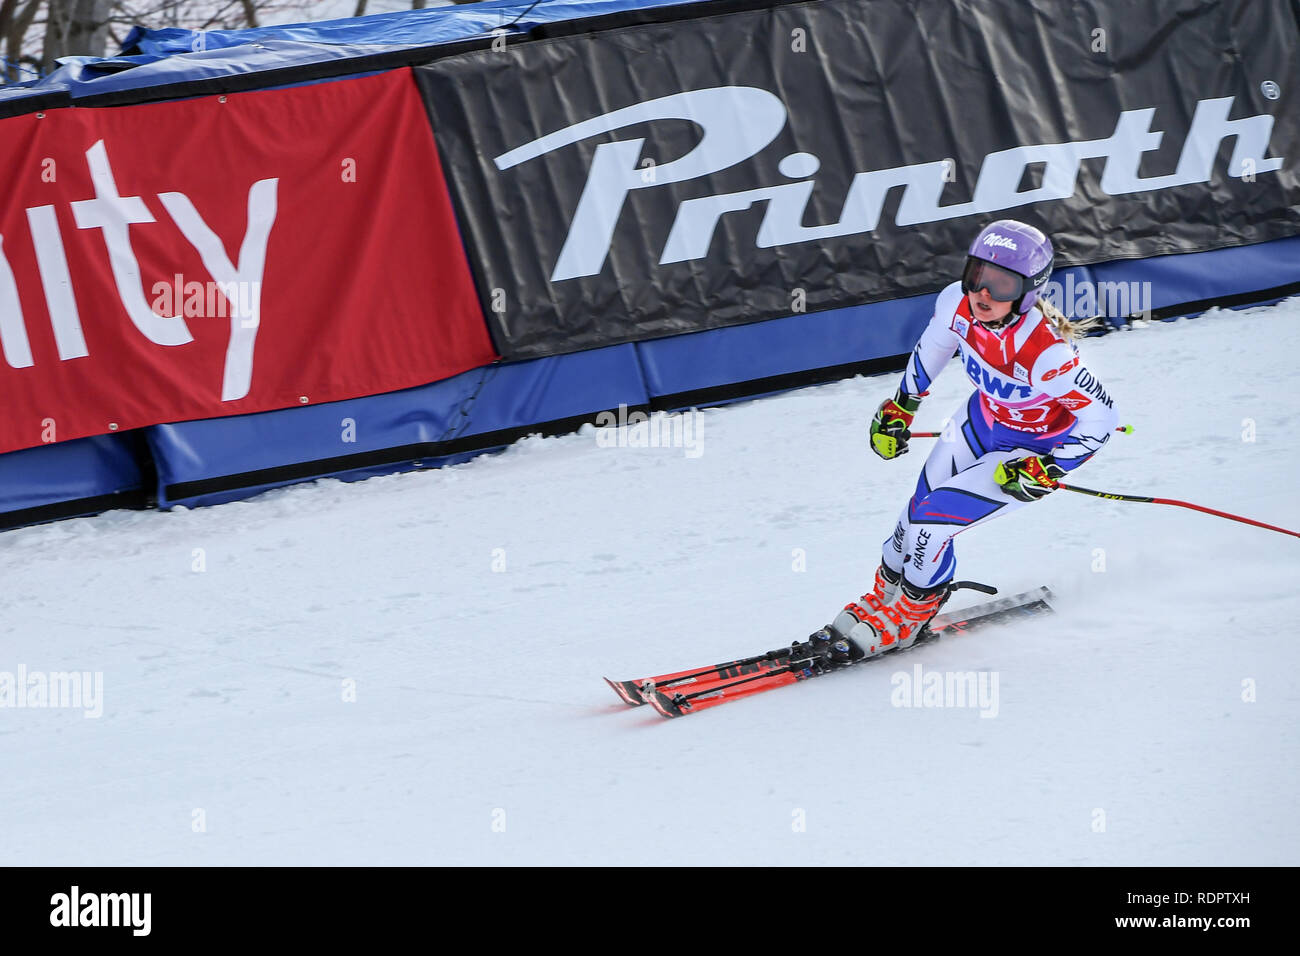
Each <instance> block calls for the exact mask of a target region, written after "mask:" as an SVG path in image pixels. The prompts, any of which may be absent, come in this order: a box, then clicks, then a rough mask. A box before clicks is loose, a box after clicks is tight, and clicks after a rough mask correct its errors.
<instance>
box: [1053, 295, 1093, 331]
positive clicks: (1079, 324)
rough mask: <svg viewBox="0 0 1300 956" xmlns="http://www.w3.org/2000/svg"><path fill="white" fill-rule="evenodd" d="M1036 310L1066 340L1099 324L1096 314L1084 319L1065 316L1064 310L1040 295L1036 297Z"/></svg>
mask: <svg viewBox="0 0 1300 956" xmlns="http://www.w3.org/2000/svg"><path fill="white" fill-rule="evenodd" d="M1038 311H1040V312H1042V313H1043V318H1045V319H1047V320H1048V321H1049V322H1051V323H1052V325H1054V326H1055V327H1056V331H1057V332H1059V333H1060V335H1061V338H1063V339H1066V340H1073V339H1077V338H1078V337H1079V335H1080V334H1082V333H1084V332H1087V331H1089V330H1090V329H1095V328H1097V327H1098V326H1099V325H1101V320H1100V319H1098V318H1097V317H1096V316H1092V317H1090V318H1086V319H1069V318H1066V315H1065V313H1064V312H1062V311H1061V310H1060V309H1058V308H1057V307H1056V306H1054V305H1052V303H1051V302H1050V301H1048V300H1047V299H1046V298H1045V297H1043V296H1041V295H1040V296H1039V297H1038Z"/></svg>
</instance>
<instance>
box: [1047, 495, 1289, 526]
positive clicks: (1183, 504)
mask: <svg viewBox="0 0 1300 956" xmlns="http://www.w3.org/2000/svg"><path fill="white" fill-rule="evenodd" d="M1056 487H1058V488H1064V489H1065V490H1066V491H1073V492H1077V493H1078V494H1081V495H1092V496H1093V497H1094V498H1106V499H1108V500H1110V501H1146V502H1149V503H1151V504H1153V505H1174V506H1176V507H1179V508H1191V509H1192V510H1193V511H1203V512H1205V513H1206V514H1207V515H1216V516H1218V517H1220V518H1227V519H1228V520H1229V521H1240V522H1241V523H1242V524H1253V525H1254V526H1255V527H1256V528H1267V529H1268V530H1269V531H1278V532H1281V533H1282V534H1289V535H1291V536H1292V537H1295V538H1300V531H1290V530H1288V529H1286V528H1279V527H1278V526H1277V525H1273V524H1265V523H1264V522H1262V521H1256V520H1254V519H1253V518H1243V517H1242V516H1241V515H1234V514H1229V513H1228V512H1226V511H1215V510H1214V509H1213V508H1206V507H1205V506H1204V505H1194V504H1192V503H1191V502H1190V501H1178V500H1176V499H1174V498H1151V497H1147V496H1144V495H1116V494H1111V493H1110V492H1109V491H1094V490H1093V489H1091V488H1080V487H1079V486H1078V485H1065V484H1062V483H1061V482H1059V481H1058V482H1057V483H1056Z"/></svg>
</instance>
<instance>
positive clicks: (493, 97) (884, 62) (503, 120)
mask: <svg viewBox="0 0 1300 956" xmlns="http://www.w3.org/2000/svg"><path fill="white" fill-rule="evenodd" d="M1298 38H1300V30H1298V27H1297V21H1296V14H1295V12H1294V7H1293V5H1292V4H1291V2H1290V0H1222V2H1214V0H1167V2H1162V3H1160V4H1137V3H1132V2H1129V0H1094V2H1075V0H1029V2H1027V0H822V2H813V3H797V4H789V5H783V6H778V7H773V8H770V9H764V10H757V11H750V12H741V13H733V14H728V15H715V16H702V17H698V18H696V19H687V20H682V21H679V22H672V23H660V24H652V25H647V26H632V27H624V28H620V29H616V30H610V31H607V32H603V33H597V34H591V35H585V36H576V37H562V38H557V39H550V40H539V41H536V42H531V43H523V44H520V45H517V46H511V47H508V48H505V47H503V48H502V49H499V50H485V51H480V52H475V53H467V54H463V55H460V56H456V57H451V58H448V59H444V60H440V61H439V62H436V63H433V64H430V65H428V66H422V67H417V68H416V71H415V72H416V75H417V77H418V79H419V82H420V85H421V89H422V91H423V94H424V97H425V102H426V103H427V105H428V108H429V112H430V116H431V119H432V122H433V124H434V127H435V133H436V137H437V141H438V143H439V147H440V149H441V150H442V156H443V161H444V167H445V169H446V170H447V176H448V179H449V184H450V187H451V190H452V194H453V197H454V199H455V201H456V204H457V210H458V214H459V217H460V224H461V230H462V234H463V237H464V240H465V242H466V245H467V247H468V249H469V253H470V259H471V262H472V263H473V266H474V269H475V273H476V279H477V282H478V285H479V294H480V296H481V297H482V300H483V305H484V310H485V312H486V314H487V315H488V316H489V317H490V318H491V320H492V324H493V335H494V337H495V339H496V344H497V347H498V349H499V350H500V352H501V354H502V355H503V356H505V357H506V358H530V357H536V356H541V355H549V354H555V353H560V352H569V351H576V350H579V349H588V348H594V347H597V346H603V345H611V344H614V343H618V342H626V341H632V340H638V339H646V338H654V337H658V336H663V335H672V334H677V333H681V332H690V331H697V330H701V329H709V328H717V327H721V326H727V325H737V324H743V323H746V322H755V321H760V320H763V319H768V318H774V317H777V316H784V315H790V314H792V313H794V312H798V311H809V312H814V311H819V310H822V309H828V308H835V307H840V306H847V305H856V304H860V303H864V302H873V301H880V300H885V299H892V298H897V297H900V296H908V295H917V294H921V293H926V292H931V291H935V290H937V289H939V288H941V287H942V286H944V285H946V284H947V283H948V282H951V281H953V279H955V278H956V277H957V276H958V274H959V273H960V269H961V264H962V262H963V260H964V257H965V254H966V249H967V247H968V246H969V244H970V241H971V239H972V238H973V236H974V234H975V233H976V232H977V231H978V230H979V228H980V227H981V226H982V225H983V224H985V223H987V222H989V221H991V220H994V219H999V218H1016V219H1022V220H1025V221H1027V222H1030V223H1033V224H1034V225H1037V226H1039V227H1040V228H1042V229H1043V230H1044V231H1046V232H1047V233H1048V235H1050V236H1051V237H1052V240H1053V242H1054V243H1055V246H1056V250H1057V260H1056V261H1057V264H1058V266H1061V265H1079V264H1085V263H1091V262H1101V261H1107V260H1111V259H1117V258H1132V257H1146V256H1153V255H1162V254H1167V253H1184V252H1197V251H1203V250H1207V249H1215V248H1220V247H1225V246H1235V245H1243V244H1248V243H1254V242H1261V241H1264V240H1268V239H1275V238H1281V237H1283V236H1291V235H1296V234H1300V205H1298V204H1297V202H1296V197H1297V195H1300V179H1298V177H1297V172H1296V163H1295V160H1296V158H1297V154H1298V153H1300V119H1298V117H1297V112H1298V111H1297V108H1296V103H1297V95H1296V94H1297V90H1296V87H1297V84H1298V83H1300V69H1298V67H1297V63H1300V42H1298Z"/></svg>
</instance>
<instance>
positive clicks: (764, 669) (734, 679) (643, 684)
mask: <svg viewBox="0 0 1300 956" xmlns="http://www.w3.org/2000/svg"><path fill="white" fill-rule="evenodd" d="M960 586H965V587H975V589H977V590H981V591H984V592H985V593H990V592H992V593H996V592H993V589H991V588H988V587H987V586H986V585H972V584H971V583H970V582H960ZM953 590H954V591H955V590H957V587H954V588H953ZM1051 596H1052V594H1051V591H1049V590H1048V589H1047V588H1046V587H1040V588H1036V589H1035V590H1033V591H1026V592H1025V593H1023V594H1017V595H1015V596H1014V597H1008V598H1000V599H998V600H996V601H990V602H988V603H986V604H980V605H976V606H975V607H973V608H968V609H966V610H964V611H955V612H952V613H949V614H940V615H938V616H937V617H935V618H934V620H933V621H931V622H930V624H929V626H928V627H927V628H926V630H925V631H924V632H923V633H922V635H921V636H920V637H919V638H917V640H916V642H915V643H914V644H913V645H912V646H913V647H914V646H916V645H917V644H925V643H930V642H932V641H935V640H937V639H938V638H940V637H942V636H943V635H944V634H957V633H966V632H968V631H972V630H976V629H977V628H981V627H986V626H988V625H991V624H996V623H1001V622H1004V621H1006V620H1008V619H1011V618H1015V617H1021V616H1028V615H1034V614H1044V613H1051V610H1052V607H1051V604H1050V603H1049V601H1050V599H1051ZM894 653H897V652H896V651H889V652H886V654H884V655H880V657H887V656H890V655H892V654H894ZM880 657H870V658H865V660H869V661H870V660H879V659H880ZM854 663H862V662H861V661H856V662H854ZM850 666H853V665H852V664H838V665H832V664H829V663H828V662H826V661H825V660H824V659H823V658H821V657H820V656H817V655H813V654H812V653H811V650H810V645H808V644H807V643H798V642H796V643H795V644H792V645H791V646H789V647H784V648H780V649H778V650H775V651H768V652H767V653H765V654H759V655H756V656H754V657H748V658H742V659H741V660H737V661H728V662H726V663H724V664H715V665H713V666H712V667H704V668H697V669H695V670H687V671H676V672H674V673H671V674H660V675H659V676H658V677H649V678H645V679H644V680H639V681H636V680H631V681H612V680H610V679H609V678H605V681H606V683H608V684H609V685H610V687H612V688H613V689H614V692H615V693H616V694H618V696H619V698H620V699H621V700H622V701H623V702H624V703H626V704H630V705H632V706H637V705H640V704H643V703H648V704H650V706H652V707H653V708H654V709H655V711H657V712H658V713H659V714H661V715H662V716H664V717H681V716H683V715H685V714H692V713H695V712H696V711H698V710H707V709H709V708H710V707H716V706H717V705H718V704H724V703H726V702H727V701H731V700H737V699H739V698H741V697H749V696H752V695H753V694H757V693H760V692H762V691H765V690H772V689H773V688H776V687H784V686H786V685H787V684H795V683H798V682H799V681H802V680H808V679H809V678H812V677H820V676H821V675H822V674H826V673H829V672H830V671H832V670H843V669H844V668H845V667H850Z"/></svg>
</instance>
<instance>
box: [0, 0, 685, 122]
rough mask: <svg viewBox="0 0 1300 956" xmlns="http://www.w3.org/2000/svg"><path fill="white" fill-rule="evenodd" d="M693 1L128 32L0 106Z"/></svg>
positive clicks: (19, 89)
mask: <svg viewBox="0 0 1300 956" xmlns="http://www.w3.org/2000/svg"><path fill="white" fill-rule="evenodd" d="M686 2H695V0H542V2H541V3H538V4H537V5H535V6H533V7H532V9H531V10H530V9H529V6H530V4H529V2H521V0H483V2H481V3H474V4H469V5H465V6H446V7H434V8H433V9H430V10H406V11H399V12H396V13H381V14H376V15H375V16H370V17H354V18H349V19H346V20H326V21H323V22H320V23H296V24H285V25H283V26H270V27H257V28H255V29H248V30H203V31H198V30H179V29H164V30H146V29H144V28H142V27H134V28H132V30H131V32H130V33H128V34H127V36H126V39H125V40H124V41H123V44H122V51H121V53H120V55H118V56H115V57H105V58H101V59H96V58H94V57H66V58H64V59H63V60H61V61H60V63H61V66H60V68H59V69H57V70H55V71H54V72H53V73H51V74H50V75H49V76H47V77H44V78H43V79H41V80H38V81H36V82H34V83H28V84H21V85H16V86H7V87H0V102H2V101H5V100H13V99H22V98H25V97H35V96H43V95H48V94H50V93H66V94H68V95H69V96H70V97H71V98H72V99H74V100H76V99H81V98H84V97H87V96H93V95H96V94H100V93H109V92H117V91H120V90H133V89H144V88H147V87H154V86H162V85H165V84H168V83H187V82H191V81H194V80H202V79H210V78H213V77H219V76H237V75H240V74H245V73H256V72H260V71H264V70H279V69H284V68H286V67H294V66H307V65H309V64H313V63H323V62H326V61H329V60H342V59H357V58H360V57H365V56H371V55H373V54H376V53H384V52H391V51H395V50H402V49H410V48H415V47H426V46H436V45H440V44H447V43H458V42H461V41H464V40H470V39H473V38H475V37H487V36H490V35H491V34H492V31H494V30H498V29H505V30H507V31H508V32H510V33H523V32H526V31H528V30H530V29H532V28H534V27H537V26H540V25H543V24H547V23H557V22H560V21H563V20H572V19H577V18H582V17H594V16H602V15H605V14H610V13H618V12H620V11H624V10H638V9H643V8H649V7H665V6H675V5H678V4H681V3H686Z"/></svg>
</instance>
